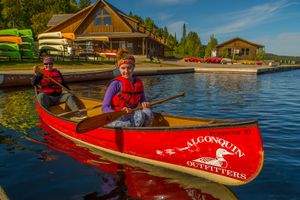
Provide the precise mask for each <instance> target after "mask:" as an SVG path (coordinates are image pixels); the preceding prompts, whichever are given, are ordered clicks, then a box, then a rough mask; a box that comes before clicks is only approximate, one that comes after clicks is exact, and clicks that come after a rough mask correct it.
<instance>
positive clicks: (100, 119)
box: [76, 111, 126, 133]
mask: <svg viewBox="0 0 300 200" xmlns="http://www.w3.org/2000/svg"><path fill="white" fill-rule="evenodd" d="M125 114H126V112H125V111H118V112H110V113H104V114H100V115H96V116H93V117H88V118H86V119H84V120H82V121H81V122H79V123H78V125H77V127H76V131H77V133H85V132H88V131H91V130H94V129H96V128H99V127H102V126H104V125H106V124H109V123H110V122H113V121H115V120H117V119H118V118H120V117H121V116H123V115H125Z"/></svg>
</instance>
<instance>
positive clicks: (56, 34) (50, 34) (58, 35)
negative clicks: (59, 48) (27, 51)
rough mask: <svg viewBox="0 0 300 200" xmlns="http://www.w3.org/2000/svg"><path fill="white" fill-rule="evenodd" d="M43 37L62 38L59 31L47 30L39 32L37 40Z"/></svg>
mask: <svg viewBox="0 0 300 200" xmlns="http://www.w3.org/2000/svg"><path fill="white" fill-rule="evenodd" d="M43 38H62V34H61V32H48V33H41V34H39V35H38V40H40V39H43Z"/></svg>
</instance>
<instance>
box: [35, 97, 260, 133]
mask: <svg viewBox="0 0 300 200" xmlns="http://www.w3.org/2000/svg"><path fill="white" fill-rule="evenodd" d="M81 99H84V100H91V101H95V102H101V101H100V100H95V99H93V98H87V97H81ZM39 105H40V106H41V107H42V108H43V109H44V111H45V112H47V113H48V114H49V115H52V116H53V117H55V118H59V119H61V120H64V121H67V122H69V123H73V124H78V122H75V121H73V120H71V119H69V118H66V117H62V116H59V115H58V114H54V113H52V112H51V111H49V110H47V109H46V108H44V107H43V106H42V105H41V104H39ZM154 113H155V112H154ZM155 114H156V115H162V116H164V117H171V118H177V119H179V120H180V119H184V120H199V121H205V120H207V121H214V120H216V121H220V119H211V118H209V119H208V118H194V117H185V116H175V115H169V114H161V113H155ZM224 121H228V122H223V123H215V124H204V125H191V126H171V127H170V126H158V127H122V128H120V127H109V126H104V127H101V128H102V129H105V130H120V129H122V130H128V131H129V130H130V131H134V130H137V131H139V130H143V131H153V130H157V131H159V130H160V131H161V130H178V131H180V130H194V129H202V130H208V129H213V128H216V127H218V128H225V127H226V128H231V127H236V126H239V127H242V126H245V127H247V126H250V125H256V126H258V121H257V120H247V121H241V120H234V119H233V120H224ZM230 121H232V122H230ZM195 123H196V122H195Z"/></svg>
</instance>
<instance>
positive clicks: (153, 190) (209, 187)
mask: <svg viewBox="0 0 300 200" xmlns="http://www.w3.org/2000/svg"><path fill="white" fill-rule="evenodd" d="M40 125H41V128H42V129H44V130H45V131H46V132H47V133H48V134H45V135H41V136H42V137H43V138H44V139H45V140H46V142H39V141H36V140H32V139H30V140H31V141H33V142H37V143H39V144H42V145H45V146H47V147H49V148H51V149H53V150H55V151H59V152H63V153H65V154H67V155H69V156H71V157H73V158H75V159H76V160H78V161H80V162H81V163H84V164H87V165H91V166H93V167H96V168H99V169H100V170H102V172H101V171H100V172H97V174H98V175H99V176H100V177H101V178H103V179H104V180H106V181H103V182H102V183H101V184H100V185H99V186H100V187H101V188H102V189H103V193H104V194H98V195H97V194H95V193H91V194H87V195H86V196H89V197H91V196H92V195H94V196H93V197H95V199H98V198H99V199H100V197H101V199H105V197H108V195H111V194H112V193H114V194H115V195H116V196H118V195H123V196H122V197H124V196H127V197H132V198H138V199H174V200H175V199H176V200H177V199H180V200H191V199H207V200H222V199H224V200H225V199H226V200H236V199H237V197H236V196H235V194H234V193H233V192H232V191H231V190H230V189H229V188H227V187H226V186H224V185H221V184H218V183H214V182H211V181H207V180H205V179H202V178H199V177H195V176H189V175H186V174H182V173H176V172H174V171H171V170H164V169H162V168H157V167H153V166H150V165H145V164H142V163H138V162H133V161H130V160H129V159H122V158H120V157H116V156H110V155H109V154H105V153H102V152H100V151H97V154H96V152H91V151H89V150H88V149H86V148H83V147H81V146H78V145H77V144H76V143H74V142H72V141H70V140H68V139H66V138H64V137H62V136H61V135H59V134H58V133H57V132H55V131H53V130H52V129H50V128H49V126H47V125H46V124H45V123H44V122H43V121H41V124H40ZM55 158H56V157H53V156H51V155H48V154H43V159H45V160H52V159H55ZM111 161H112V162H111ZM143 169H145V170H146V171H145V170H143ZM122 189H123V190H124V191H123V190H122ZM116 191H118V192H116Z"/></svg>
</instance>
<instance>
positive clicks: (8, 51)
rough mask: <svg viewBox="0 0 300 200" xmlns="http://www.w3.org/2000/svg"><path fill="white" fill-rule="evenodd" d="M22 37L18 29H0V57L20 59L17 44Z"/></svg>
mask: <svg viewBox="0 0 300 200" xmlns="http://www.w3.org/2000/svg"><path fill="white" fill-rule="evenodd" d="M21 43H22V38H21V37H20V35H19V31H18V29H15V28H12V29H3V30H0V57H8V58H9V59H18V60H19V59H21V54H20V50H19V44H21Z"/></svg>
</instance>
